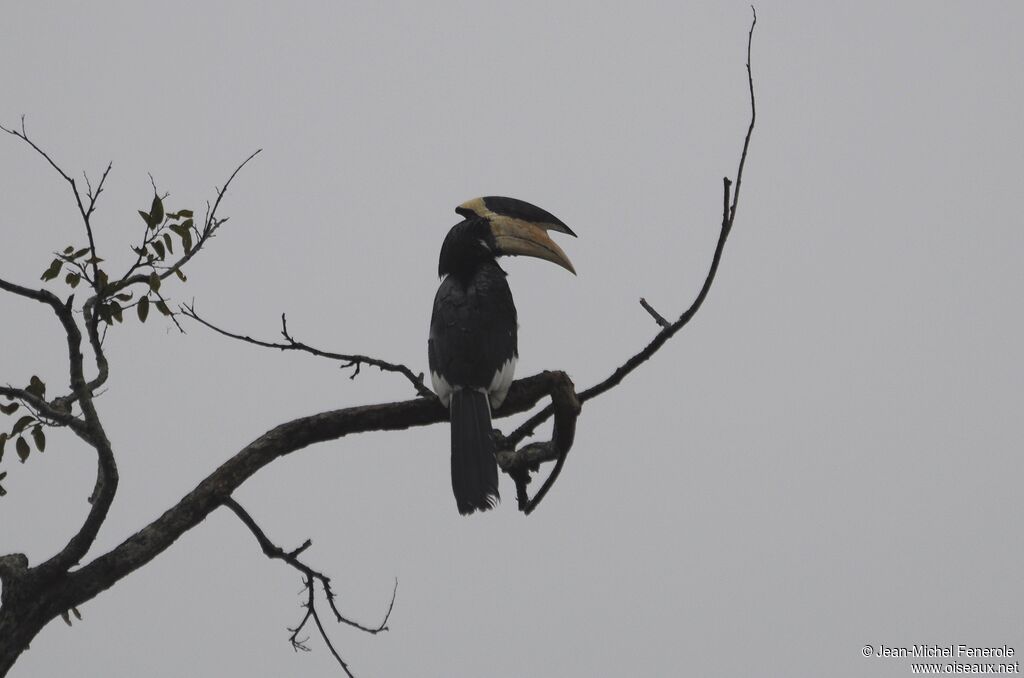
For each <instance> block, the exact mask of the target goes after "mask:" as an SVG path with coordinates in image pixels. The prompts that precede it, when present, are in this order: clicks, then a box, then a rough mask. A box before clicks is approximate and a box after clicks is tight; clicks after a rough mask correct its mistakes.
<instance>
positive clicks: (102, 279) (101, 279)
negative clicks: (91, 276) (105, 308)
mask: <svg viewBox="0 0 1024 678" xmlns="http://www.w3.org/2000/svg"><path fill="white" fill-rule="evenodd" d="M106 286H107V272H106V271H103V270H100V271H97V272H96V287H97V289H101V290H102V289H103V288H104V287H106Z"/></svg>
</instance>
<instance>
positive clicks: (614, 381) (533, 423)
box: [505, 7, 757, 458]
mask: <svg viewBox="0 0 1024 678" xmlns="http://www.w3.org/2000/svg"><path fill="white" fill-rule="evenodd" d="M751 10H754V8H753V7H751ZM756 24H757V12H756V10H755V11H754V18H753V20H752V21H751V23H750V32H749V33H748V34H747V83H748V86H749V90H750V124H749V125H748V127H747V134H746V136H745V137H744V140H743V151H742V153H741V154H740V162H739V167H738V168H737V170H736V192H735V193H734V194H733V203H732V206H731V207H730V205H729V196H730V188H731V186H732V182H731V181H730V180H729V178H728V177H724V178H723V179H722V183H723V185H724V201H723V203H724V205H723V208H722V225H721V230H720V232H719V236H718V244H717V245H716V246H715V252H714V254H713V255H712V258H711V267H710V268H709V270H708V274H707V277H706V278H705V279H704V284H703V286H702V287H701V289H700V292H698V294H697V297H696V299H694V301H693V303H692V304H690V307H689V308H687V309H686V310H685V311H683V313H682V314H681V315H680V316H679V318H678V319H677V320H676V321H675V322H673V323H671V324H668V325H667V326H663V329H662V330H661V331H660V332H658V333H657V334H656V335H655V336H654V339H652V340H651V342H650V343H649V344H647V346H645V347H644V348H643V349H642V350H640V351H639V352H637V353H636V354H634V355H633V356H631V357H630V358H629V360H627V361H626V362H625V363H623V364H622V365H620V366H619V367H618V368H616V369H615V371H614V372H612V373H611V374H610V375H609V376H608V377H607V378H605V379H604V380H603V381H600V382H598V383H597V384H594V385H593V386H591V387H590V388H588V389H586V390H585V391H583V392H582V393H580V394H579V401H580V404H583V403H586V402H587V401H588V400H590V399H591V398H596V397H597V396H599V395H601V394H602V393H605V392H606V391H608V390H609V389H612V388H614V387H615V386H618V385H619V384H620V383H621V382H622V380H623V379H625V378H626V376H627V375H628V374H629V373H630V372H632V371H633V370H635V369H636V368H637V367H639V366H640V365H642V364H643V363H644V362H646V361H647V360H648V359H650V357H651V356H653V355H654V354H655V353H656V352H657V351H658V349H660V348H661V347H662V346H663V345H664V344H665V342H666V341H668V340H669V339H671V338H672V337H673V336H674V335H675V333H676V332H678V331H679V330H681V329H682V328H683V327H684V326H685V325H686V324H687V323H689V322H690V320H691V319H692V318H693V316H694V315H696V313H697V311H699V310H700V307H701V305H702V304H703V303H704V300H705V299H706V298H707V295H708V292H709V291H710V290H711V284H712V283H713V282H714V280H715V274H717V273H718V265H719V262H720V261H721V259H722V251H723V250H724V249H725V241H726V239H727V238H728V237H729V233H730V232H731V231H732V225H733V221H734V220H735V218H736V207H737V205H738V200H739V184H740V181H741V180H742V178H743V168H744V166H745V164H746V160H747V150H748V149H749V148H750V137H751V135H752V134H753V132H754V119H755V114H756V109H755V105H754V78H753V74H752V73H751V69H750V51H751V44H752V42H753V39H754V26H755V25H756ZM641 304H642V305H643V306H644V308H645V309H647V310H648V312H649V313H651V312H652V311H653V309H651V308H649V306H648V305H647V304H645V303H644V302H643V300H641ZM652 315H654V316H655V320H657V319H658V317H660V316H658V315H657V314H656V313H652ZM659 324H661V323H660V322H659ZM553 413H554V406H553V405H548V406H547V407H545V408H543V409H542V410H540V411H539V412H537V413H536V414H534V415H533V416H532V417H530V418H529V419H527V420H526V421H525V422H524V423H523V424H522V425H521V426H520V427H519V428H517V429H516V430H515V431H513V432H512V434H511V435H509V436H508V437H507V438H506V439H505V441H506V443H507V444H509V445H512V446H514V445H518V444H519V443H520V442H521V441H522V440H523V439H524V438H526V437H527V436H530V435H532V434H533V432H534V431H535V430H536V428H537V427H538V426H540V425H541V424H542V423H544V422H545V421H547V420H548V419H549V418H550V417H551V415H552V414H553ZM552 458H554V457H552Z"/></svg>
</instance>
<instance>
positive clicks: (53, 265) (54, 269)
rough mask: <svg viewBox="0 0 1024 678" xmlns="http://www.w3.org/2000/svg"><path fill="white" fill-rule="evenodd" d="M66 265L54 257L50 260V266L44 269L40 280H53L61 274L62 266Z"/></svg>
mask: <svg viewBox="0 0 1024 678" xmlns="http://www.w3.org/2000/svg"><path fill="white" fill-rule="evenodd" d="M63 265H64V262H62V261H61V260H60V259H54V260H53V261H51V262H50V267H49V268H48V269H46V270H45V271H43V274H42V275H41V276H39V279H40V280H53V279H54V278H56V277H57V276H58V275H59V274H60V268H61V266H63Z"/></svg>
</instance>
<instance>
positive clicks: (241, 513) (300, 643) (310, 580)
mask: <svg viewBox="0 0 1024 678" xmlns="http://www.w3.org/2000/svg"><path fill="white" fill-rule="evenodd" d="M223 503H224V505H225V506H227V507H228V508H229V509H231V510H232V511H233V512H234V514H235V515H236V516H238V518H239V520H241V521H242V523H243V524H244V525H245V526H246V527H247V528H249V531H250V532H252V534H253V536H255V537H256V541H257V543H259V545H260V548H261V549H262V550H263V553H264V554H265V555H266V556H267V557H268V558H271V559H273V560H282V561H284V562H285V563H287V564H288V565H291V566H292V567H294V568H295V569H296V570H298V571H299V572H301V573H302V575H303V581H304V582H305V586H306V592H307V600H306V603H305V605H304V607H305V608H306V614H305V615H304V616H303V618H302V619H301V620H300V621H299V624H298V626H296V627H295V628H293V629H289V630H290V631H291V636H290V637H289V642H291V644H292V647H294V648H295V649H296V650H308V649H309V648H308V647H306V645H305V640H299V633H301V631H302V629H303V628H304V627H305V626H306V623H307V622H308V621H309V620H310V619H313V622H314V623H315V624H316V627H317V629H318V630H319V631H320V636H321V637H322V638H323V640H324V643H325V644H326V645H327V647H328V648H329V649H330V651H331V654H332V655H334V658H335V659H336V660H337V661H338V663H339V664H340V665H341V667H342V669H344V670H345V673H346V674H348V675H349V676H351V675H352V673H351V671H350V669H349V668H348V664H346V663H345V661H344V660H343V659H342V658H341V655H340V654H338V651H337V650H336V649H335V647H334V644H333V643H332V642H331V639H330V638H329V637H328V635H327V631H326V630H325V629H324V627H323V624H322V623H321V622H320V616H319V615H318V614H317V611H316V582H317V581H319V582H320V585H321V586H322V587H323V589H324V597H325V598H326V599H327V604H328V606H329V607H330V608H331V611H332V612H333V613H334V616H335V619H336V620H337V621H338V622H339V623H343V624H347V625H349V626H351V627H353V628H356V629H359V630H360V631H363V632H365V633H369V634H371V635H376V634H378V633H381V632H383V631H387V630H388V625H387V624H388V620H389V619H390V618H391V611H392V610H394V608H395V597H396V596H397V595H398V580H397V579H396V580H395V587H394V589H393V590H392V593H391V602H390V603H389V604H388V609H387V612H386V613H385V614H384V619H383V621H381V623H380V624H379V625H377V626H374V627H371V626H364V625H362V624H360V623H359V622H356V621H353V620H351V619H348V618H347V617H345V616H343V615H342V614H341V612H340V611H339V610H338V608H337V605H336V604H335V602H334V599H335V594H334V591H333V589H331V579H330V577H328V576H327V575H325V574H323V573H322V572H318V571H317V570H314V569H313V568H311V567H310V566H308V565H306V564H305V563H303V562H302V561H301V560H299V559H298V556H299V555H300V554H301V553H302V552H304V551H305V550H306V549H308V548H309V547H310V546H312V544H313V542H312V541H310V540H308V539H307V540H306V541H305V542H304V543H303V544H302V545H301V546H299V547H298V548H296V549H294V550H292V551H285V550H284V549H282V548H281V547H280V546H277V545H276V544H274V543H273V542H272V541H270V538H269V537H267V535H266V533H265V532H264V531H263V529H262V528H260V526H259V525H258V524H257V523H256V521H255V519H253V517H252V516H251V515H250V514H249V512H248V511H246V510H245V509H244V508H242V506H241V504H239V503H238V502H237V501H235V500H234V499H233V498H232V497H227V498H225V499H224V502H223Z"/></svg>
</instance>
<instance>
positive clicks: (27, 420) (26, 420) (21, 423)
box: [11, 414, 36, 436]
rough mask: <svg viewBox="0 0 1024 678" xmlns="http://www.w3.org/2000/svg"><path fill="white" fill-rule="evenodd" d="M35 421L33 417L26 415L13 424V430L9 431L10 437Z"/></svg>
mask: <svg viewBox="0 0 1024 678" xmlns="http://www.w3.org/2000/svg"><path fill="white" fill-rule="evenodd" d="M35 420H36V418H35V417H33V416H31V415H28V414H26V415H25V416H24V417H22V418H21V419H19V420H18V421H16V422H15V423H14V428H12V429H11V435H12V436H16V435H18V434H19V433H21V432H22V431H24V430H25V429H27V428H28V427H29V424H31V423H32V422H34V421H35Z"/></svg>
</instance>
